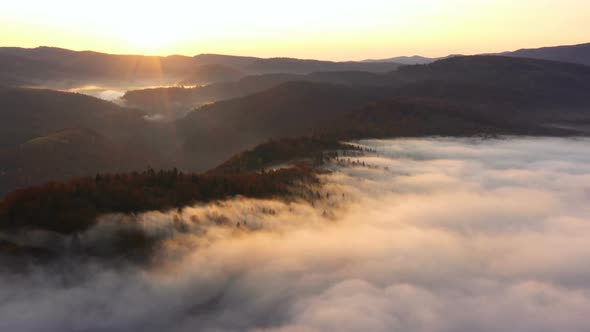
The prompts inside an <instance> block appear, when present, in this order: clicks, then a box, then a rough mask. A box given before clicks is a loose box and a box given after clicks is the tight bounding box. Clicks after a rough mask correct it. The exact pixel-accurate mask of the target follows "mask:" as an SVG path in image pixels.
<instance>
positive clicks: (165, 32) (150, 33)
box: [122, 24, 178, 54]
mask: <svg viewBox="0 0 590 332" xmlns="http://www.w3.org/2000/svg"><path fill="white" fill-rule="evenodd" d="M122 34H123V38H124V39H125V42H126V43H128V45H129V47H130V48H131V49H134V50H136V51H138V52H141V53H142V54H155V53H159V52H161V51H163V50H164V49H168V48H170V47H172V46H173V45H174V44H175V43H177V42H178V35H177V32H176V33H175V31H174V30H173V29H171V28H167V27H166V26H158V25H157V24H142V25H135V26H133V27H129V28H128V29H126V30H125V31H124V32H123V33H122Z"/></svg>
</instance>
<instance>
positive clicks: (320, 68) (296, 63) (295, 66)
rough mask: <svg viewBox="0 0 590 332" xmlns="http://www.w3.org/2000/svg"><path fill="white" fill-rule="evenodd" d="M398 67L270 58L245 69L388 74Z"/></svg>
mask: <svg viewBox="0 0 590 332" xmlns="http://www.w3.org/2000/svg"><path fill="white" fill-rule="evenodd" d="M398 67H399V64H397V63H393V62H374V63H369V62H353V61H349V62H332V61H319V60H301V59H292V58H271V59H260V60H257V61H255V62H253V63H252V64H250V65H248V66H247V67H246V68H245V69H246V70H247V71H249V72H250V73H255V74H268V73H286V74H309V73H312V72H328V71H330V72H334V71H336V72H341V71H364V72H373V73H379V72H389V71H392V70H395V69H397V68H398Z"/></svg>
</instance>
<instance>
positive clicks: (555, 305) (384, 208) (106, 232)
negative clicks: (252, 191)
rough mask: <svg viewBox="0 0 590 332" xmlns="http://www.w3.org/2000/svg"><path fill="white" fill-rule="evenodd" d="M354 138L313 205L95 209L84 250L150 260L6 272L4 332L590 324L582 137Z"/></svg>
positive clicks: (588, 191) (588, 147)
mask: <svg viewBox="0 0 590 332" xmlns="http://www.w3.org/2000/svg"><path fill="white" fill-rule="evenodd" d="M355 144H357V145H358V146H361V147H363V148H365V151H366V152H365V153H363V154H362V155H351V156H341V157H338V158H337V159H334V160H332V161H331V162H329V163H328V164H326V165H324V167H323V168H324V170H327V171H329V172H327V173H324V174H323V175H321V181H320V183H319V184H317V185H312V187H310V189H311V190H312V191H313V192H317V193H316V194H317V196H318V197H319V199H317V200H314V201H312V202H310V201H307V200H299V199H294V200H293V199H287V200H283V199H281V200H278V199H277V200H260V199H250V198H239V197H237V198H232V199H228V200H223V201H219V202H214V203H209V204H197V205H194V206H186V207H184V208H181V209H175V210H173V211H169V212H148V213H142V214H137V215H122V214H115V215H106V216H102V217H100V219H99V222H98V223H97V224H96V225H95V226H93V227H92V228H91V229H89V230H87V231H85V232H84V233H82V234H79V235H78V236H77V237H78V238H77V241H80V242H81V243H82V246H93V245H94V244H96V243H101V246H102V247H104V248H108V247H109V244H110V243H112V241H116V238H115V237H114V235H113V234H115V231H116V230H120V229H136V230H141V232H144V233H146V234H148V236H149V237H152V238H157V239H158V240H159V241H158V245H157V247H156V249H154V250H155V252H154V259H153V262H152V263H151V264H149V265H147V266H143V265H117V264H115V263H113V264H110V263H109V264H107V263H96V262H95V263H93V261H92V260H90V261H81V262H80V261H76V260H77V258H73V257H72V258H68V257H64V258H62V259H60V260H58V261H56V262H54V263H52V264H50V265H48V266H46V267H38V268H36V269H35V270H34V271H33V272H32V273H30V274H29V275H26V276H22V275H16V276H11V275H4V274H3V275H1V276H0V280H1V281H0V330H2V331H40V330H43V331H166V330H178V331H194V330H195V329H198V330H200V331H441V332H443V331H445V332H446V331H448V332H450V331H465V332H468V331H531V332H532V331H535V332H538V331H568V332H574V331H587V329H588V326H589V318H588V313H589V312H590V281H589V280H590V268H588V266H587V265H588V264H587V262H588V261H589V260H590V247H589V246H588V238H589V237H590V225H589V224H588V221H589V220H590V208H589V206H588V204H586V203H587V201H588V199H590V185H589V184H590V167H589V166H588V165H589V162H590V141H589V140H587V139H557V138H516V137H505V138H497V139H481V138H465V139H449V138H425V139H400V140H363V141H358V142H355ZM39 236H40V235H39ZM25 238H26V241H37V242H39V243H41V245H46V246H49V245H52V246H66V245H67V243H68V241H71V238H68V237H65V236H63V237H59V238H57V239H53V240H52V241H51V243H48V241H46V242H44V241H45V240H42V239H40V238H38V239H35V236H34V235H30V236H28V237H23V238H22V240H21V241H25ZM41 238H44V237H42V236H41ZM60 241H61V242H60Z"/></svg>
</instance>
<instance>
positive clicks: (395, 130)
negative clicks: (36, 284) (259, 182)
mask: <svg viewBox="0 0 590 332" xmlns="http://www.w3.org/2000/svg"><path fill="white" fill-rule="evenodd" d="M566 49H567V47H566ZM571 50H572V51H571V52H570V53H569V54H574V53H575V54H578V59H582V58H583V57H582V56H581V54H583V50H584V47H578V46H576V47H574V48H572V49H571ZM565 53H567V52H565V51H564V49H563V48H560V49H559V50H547V49H545V50H543V54H554V55H555V54H559V55H563V54H565ZM11 57H12V59H13V60H8V59H9V58H11ZM0 59H3V60H2V61H6V62H4V65H5V66H6V68H8V69H10V70H8V71H0V73H1V74H0V75H3V76H2V77H4V78H6V77H8V76H7V75H12V74H14V73H20V74H19V75H22V76H19V77H20V78H19V80H21V79H22V80H26V79H30V78H31V77H32V76H28V78H27V76H26V75H25V74H26V73H29V72H34V69H35V68H38V69H40V68H45V71H40V72H39V73H37V75H39V76H37V77H45V79H49V80H55V81H59V80H63V81H67V80H68V79H65V78H64V77H70V78H71V77H76V80H80V82H81V83H83V84H89V83H92V82H93V81H87V80H92V79H93V78H92V77H99V76H100V77H109V79H113V80H116V79H117V77H119V76H120V77H123V76H126V75H131V76H130V77H135V78H138V77H149V76H150V75H152V74H155V73H156V72H155V71H153V70H152V69H150V68H151V67H150V66H151V65H150V64H154V63H157V62H166V63H167V64H166V65H165V66H162V68H166V71H167V72H168V73H170V74H173V73H182V74H183V75H184V77H185V78H186V79H189V78H190V79H193V81H190V82H189V83H194V84H197V85H198V86H196V87H186V88H184V87H159V88H153V89H146V90H134V91H128V92H127V93H126V94H125V96H124V97H123V99H122V101H121V102H122V104H115V103H112V102H107V101H104V100H100V99H97V98H93V97H90V96H86V95H82V94H78V93H68V92H62V91H55V90H49V89H32V88H22V87H6V86H5V87H0V194H4V193H7V192H9V191H11V190H14V189H16V188H22V187H27V186H29V185H34V184H38V183H43V182H46V181H51V180H64V179H68V178H72V177H78V176H84V175H95V174H96V173H102V172H130V171H138V170H142V169H146V168H147V167H158V168H173V167H177V168H178V169H180V170H184V171H187V172H202V171H206V170H207V169H211V168H214V167H215V166H217V165H219V164H220V163H222V162H223V161H225V160H227V159H228V158H230V157H231V156H232V155H234V154H236V153H239V152H240V151H243V150H246V149H250V148H253V147H255V146H256V145H258V144H261V143H264V142H267V141H268V140H270V139H280V138H296V137H301V136H308V137H309V136H313V137H327V138H329V139H333V140H347V139H357V138H369V137H378V138H383V137H404V136H425V135H451V136H466V135H467V136H469V135H498V134H526V135H585V134H587V133H588V128H589V127H590V113H589V112H590V111H589V110H590V99H589V98H588V91H590V67H589V66H586V65H582V64H575V63H567V62H564V61H561V62H559V61H552V60H546V59H533V58H523V57H511V56H506V55H501V56H500V55H485V56H453V57H449V58H446V59H442V60H438V61H435V62H433V63H430V64H422V65H408V66H401V67H400V66H398V65H397V64H386V63H385V64H384V62H379V63H364V64H363V63H358V62H355V63H350V62H341V63H337V62H325V61H313V60H294V59H259V58H252V57H237V56H223V55H211V54H206V55H199V56H196V57H194V58H188V57H180V56H172V57H167V58H158V57H136V56H111V55H104V54H100V53H94V52H72V51H67V50H61V49H45V48H41V49H35V50H25V49H18V48H10V49H9V48H4V49H1V50H0ZM15 59H20V60H15ZM582 60H583V59H582ZM582 60H578V61H582ZM19 61H22V62H19ZM29 62H32V63H36V64H37V66H38V67H33V68H31V67H28V66H27V65H25V63H29ZM89 62H90V63H92V65H89V64H88V63H89ZM134 63H135V64H139V65H137V66H135V70H134V71H132V72H133V74H129V73H130V72H129V71H123V72H117V71H116V70H109V71H106V72H103V71H102V69H101V68H106V67H108V66H110V65H113V66H115V68H118V69H122V68H126V66H133V64H134ZM19 64H22V66H19ZM48 64H52V65H48ZM195 64H196V66H195ZM386 65H388V66H393V68H394V69H395V70H386ZM183 66H184V67H183ZM9 67H10V68H9ZM13 69H14V70H13ZM189 69H190V70H189ZM316 69H317V70H318V71H313V70H316ZM360 69H364V70H360ZM390 69H391V67H390ZM11 70H12V71H11ZM267 71H268V72H271V73H266V72H267ZM274 71H277V73H274ZM307 71H310V72H307ZM252 72H255V73H257V74H254V75H253V74H252ZM11 73H12V74H11ZM218 74H219V75H218ZM97 75H98V76H97ZM199 75H204V76H207V79H206V80H205V81H211V82H212V83H210V84H204V85H199V84H200V83H203V82H204V81H199V80H200V78H199ZM17 76H18V75H17ZM13 77H16V76H13ZM4 82H5V85H8V84H6V81H4ZM187 82H188V81H187Z"/></svg>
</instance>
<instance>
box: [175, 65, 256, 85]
mask: <svg viewBox="0 0 590 332" xmlns="http://www.w3.org/2000/svg"><path fill="white" fill-rule="evenodd" d="M244 76H245V74H244V73H243V72H242V71H240V70H238V69H235V68H233V67H230V66H227V65H219V64H209V65H200V66H198V67H197V68H196V69H194V70H193V71H192V72H191V73H190V74H188V76H186V77H185V78H184V79H183V80H182V81H180V82H179V83H178V84H180V85H200V84H212V83H219V82H230V81H236V80H238V79H240V78H242V77H244Z"/></svg>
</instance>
